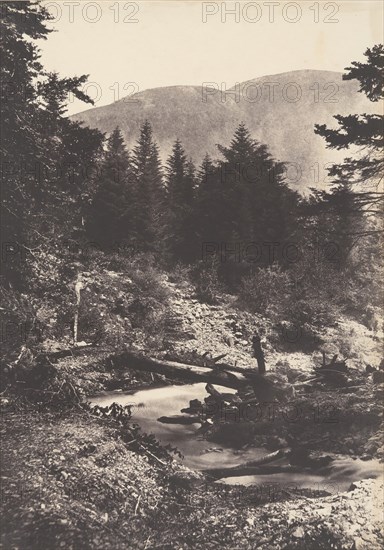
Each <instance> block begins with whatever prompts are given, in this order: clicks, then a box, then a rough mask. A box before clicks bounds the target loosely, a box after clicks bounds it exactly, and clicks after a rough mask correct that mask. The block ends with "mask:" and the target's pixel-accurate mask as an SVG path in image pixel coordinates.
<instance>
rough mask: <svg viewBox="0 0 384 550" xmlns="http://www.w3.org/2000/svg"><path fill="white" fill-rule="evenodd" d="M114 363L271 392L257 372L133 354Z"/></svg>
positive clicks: (117, 358)
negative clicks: (255, 387) (253, 387)
mask: <svg viewBox="0 0 384 550" xmlns="http://www.w3.org/2000/svg"><path fill="white" fill-rule="evenodd" d="M114 362H115V364H116V363H119V364H120V365H124V366H127V367H128V368H130V369H134V370H136V371H148V372H155V373H158V374H163V375H165V376H167V377H169V378H176V379H181V380H183V381H188V382H207V383H211V384H217V385H219V386H224V387H227V388H233V389H239V388H243V387H244V386H249V385H251V386H257V387H258V389H259V390H260V391H265V393H267V392H268V393H269V392H271V391H272V390H273V387H274V385H273V383H272V382H271V381H270V380H268V379H267V378H266V377H265V376H262V375H260V374H258V373H257V372H248V371H246V370H244V372H238V370H237V369H236V370H235V369H231V370H230V369H226V370H221V369H218V368H217V367H216V368H211V367H201V366H196V365H190V364H186V363H177V362H176V361H165V360H161V359H153V358H151V357H145V356H143V355H139V354H136V353H133V352H124V353H122V354H121V355H119V356H118V357H116V356H115V357H114Z"/></svg>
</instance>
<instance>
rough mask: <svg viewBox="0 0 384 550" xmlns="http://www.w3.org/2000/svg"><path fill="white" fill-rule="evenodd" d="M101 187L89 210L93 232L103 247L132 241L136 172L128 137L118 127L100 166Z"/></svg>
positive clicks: (89, 224) (111, 137)
mask: <svg viewBox="0 0 384 550" xmlns="http://www.w3.org/2000/svg"><path fill="white" fill-rule="evenodd" d="M100 169H101V175H100V182H99V187H98V190H97V192H96V194H95V196H94V198H93V201H92V206H91V208H90V212H89V223H88V226H89V231H90V233H91V235H92V236H93V237H94V238H95V239H96V241H97V242H98V243H100V244H101V245H102V246H103V247H108V248H112V249H114V245H115V244H116V245H118V244H120V243H121V242H122V241H124V242H129V241H132V231H133V224H132V206H133V204H132V198H133V197H132V194H133V189H132V171H131V165H130V158H129V154H128V151H127V149H126V146H125V142H124V138H123V136H122V134H121V132H120V130H119V128H116V129H115V130H114V131H113V132H112V134H111V136H110V137H109V139H108V144H107V150H106V153H105V157H104V160H103V162H102V163H101V166H100Z"/></svg>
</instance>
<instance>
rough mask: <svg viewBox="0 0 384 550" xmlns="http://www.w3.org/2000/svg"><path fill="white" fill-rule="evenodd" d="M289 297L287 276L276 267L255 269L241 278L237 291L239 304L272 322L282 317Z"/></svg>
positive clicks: (289, 290) (289, 284) (289, 288)
mask: <svg viewBox="0 0 384 550" xmlns="http://www.w3.org/2000/svg"><path fill="white" fill-rule="evenodd" d="M290 296H291V281H290V279H289V275H288V274H287V273H286V272H284V271H282V270H281V268H280V267H279V266H277V265H273V266H271V267H267V268H261V267H260V268H257V269H256V270H255V272H254V273H252V275H247V276H246V277H243V279H242V281H241V285H240V291H239V302H240V304H241V305H242V306H243V307H245V308H246V309H249V310H250V311H252V312H254V313H259V314H261V315H264V316H266V317H270V318H272V319H274V320H276V318H278V317H280V316H281V315H283V313H284V311H285V310H286V308H287V305H288V303H289V299H290Z"/></svg>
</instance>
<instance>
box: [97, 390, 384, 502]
mask: <svg viewBox="0 0 384 550" xmlns="http://www.w3.org/2000/svg"><path fill="white" fill-rule="evenodd" d="M217 388H218V389H219V390H220V389H221V390H224V391H226V392H228V389H224V388H220V387H219V386H217ZM229 391H234V390H229ZM206 395H207V393H206V385H205V384H204V383H197V384H188V385H182V386H165V387H161V388H151V389H145V390H140V391H137V392H135V393H129V394H128V393H121V392H109V393H105V394H103V395H99V396H97V397H94V398H93V399H92V404H94V405H99V406H108V405H111V404H112V403H113V402H116V403H119V404H121V405H133V407H132V422H135V423H137V424H139V425H140V427H141V428H142V430H143V431H144V432H146V433H152V434H154V435H155V436H156V438H157V439H158V440H159V441H160V442H161V443H162V444H164V445H168V444H170V445H172V446H173V447H176V448H178V449H179V451H180V452H181V453H182V455H183V459H181V460H182V462H183V464H185V465H186V466H188V467H189V468H191V469H195V470H204V471H209V470H212V473H214V471H215V470H217V469H218V468H220V469H222V468H234V471H233V475H232V476H228V475H227V474H226V475H225V476H223V478H222V479H220V481H219V482H224V483H228V484H234V483H241V484H243V485H250V484H260V485H262V484H268V483H276V484H279V485H280V486H291V487H292V486H295V487H298V488H310V489H316V490H327V491H328V492H332V491H345V490H347V489H348V488H349V486H350V484H351V483H352V482H353V481H358V480H360V479H365V478H368V477H377V476H378V475H379V474H380V472H382V465H381V464H380V463H379V462H378V461H376V460H370V461H362V460H354V459H352V458H350V457H345V458H338V459H335V460H334V461H333V462H332V465H331V467H328V468H327V469H324V471H323V472H322V471H321V470H320V471H318V472H316V474H315V473H308V471H306V472H301V471H300V470H299V469H297V468H289V467H288V468H287V467H285V465H284V464H285V463H284V459H281V461H278V462H277V464H280V465H281V468H280V469H281V470H282V471H280V472H279V473H273V466H274V465H275V463H273V466H272V465H265V466H263V467H262V469H260V468H258V469H257V471H258V472H259V474H258V475H255V474H254V473H253V472H252V469H249V471H248V472H247V471H246V470H245V471H241V472H236V469H235V468H236V467H237V466H239V465H241V464H244V463H252V462H255V461H256V462H257V461H259V460H260V459H262V458H263V457H265V456H266V455H268V453H269V451H267V450H266V449H264V448H247V449H236V448H234V447H231V444H230V442H228V444H225V445H224V444H220V445H216V444H215V443H211V442H209V441H207V440H205V439H204V437H203V436H201V435H199V434H198V433H197V432H198V429H199V427H200V425H199V424H197V423H195V424H191V423H188V424H172V423H162V422H159V421H158V418H159V417H162V416H166V417H169V416H173V415H177V414H179V413H180V411H181V409H183V408H185V407H187V406H188V403H189V401H190V400H192V399H200V400H202V399H204V397H206ZM234 429H235V428H234ZM229 473H230V471H229ZM327 487H328V489H327Z"/></svg>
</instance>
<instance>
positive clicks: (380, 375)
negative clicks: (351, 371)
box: [372, 370, 384, 384]
mask: <svg viewBox="0 0 384 550" xmlns="http://www.w3.org/2000/svg"><path fill="white" fill-rule="evenodd" d="M372 381H373V383H374V384H382V383H383V382H384V371H383V370H376V371H374V372H373V373H372Z"/></svg>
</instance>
